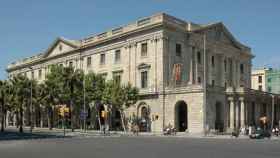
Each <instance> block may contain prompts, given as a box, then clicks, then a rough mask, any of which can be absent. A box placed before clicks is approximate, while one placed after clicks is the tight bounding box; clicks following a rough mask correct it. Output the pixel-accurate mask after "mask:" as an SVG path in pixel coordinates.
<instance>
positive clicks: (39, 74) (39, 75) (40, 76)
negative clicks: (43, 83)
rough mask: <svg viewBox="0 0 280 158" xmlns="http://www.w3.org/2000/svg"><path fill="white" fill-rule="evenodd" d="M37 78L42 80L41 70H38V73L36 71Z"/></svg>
mask: <svg viewBox="0 0 280 158" xmlns="http://www.w3.org/2000/svg"><path fill="white" fill-rule="evenodd" d="M38 77H39V79H41V78H42V70H39V71H38Z"/></svg>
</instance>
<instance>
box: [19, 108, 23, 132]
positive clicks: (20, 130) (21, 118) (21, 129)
mask: <svg viewBox="0 0 280 158" xmlns="http://www.w3.org/2000/svg"><path fill="white" fill-rule="evenodd" d="M22 106H23V105H21V107H20V108H19V132H20V133H23V128H22V125H23V109H22Z"/></svg>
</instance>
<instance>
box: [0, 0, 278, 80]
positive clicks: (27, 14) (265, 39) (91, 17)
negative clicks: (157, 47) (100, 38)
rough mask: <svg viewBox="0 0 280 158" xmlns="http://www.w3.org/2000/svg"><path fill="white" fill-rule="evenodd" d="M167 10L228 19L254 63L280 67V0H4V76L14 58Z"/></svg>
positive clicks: (0, 39)
mask: <svg viewBox="0 0 280 158" xmlns="http://www.w3.org/2000/svg"><path fill="white" fill-rule="evenodd" d="M157 12H166V13H168V14H171V15H173V16H176V17H178V18H181V19H184V20H186V21H193V22H195V23H202V24H203V23H210V22H218V21H222V22H223V23H224V24H225V25H226V26H227V27H228V29H229V30H230V31H231V32H232V33H233V35H234V36H235V37H236V38H237V39H238V40H239V41H240V42H242V43H244V44H246V45H248V46H250V47H251V48H252V52H253V53H254V54H255V55H256V57H255V58H254V60H253V65H254V67H261V66H272V67H275V68H279V67H280V54H279V53H280V51H279V48H280V40H279V38H280V1H279V0H45V1H43V0H28V1H27V0H8V1H5V2H4V0H2V1H1V2H0V55H1V57H0V79H5V78H6V72H5V68H6V66H7V65H8V63H11V62H13V61H15V60H18V59H21V58H23V57H28V56H31V55H34V54H37V53H38V52H42V51H44V50H45V49H47V48H48V46H49V45H50V44H51V43H52V42H53V40H54V39H55V38H56V37H58V36H63V37H65V38H69V39H81V38H83V37H86V36H89V35H91V34H96V33H98V32H103V31H105V30H107V29H110V28H112V27H117V26H120V25H123V24H127V23H129V22H133V21H135V20H137V19H138V18H140V17H145V16H149V15H151V14H154V13H157Z"/></svg>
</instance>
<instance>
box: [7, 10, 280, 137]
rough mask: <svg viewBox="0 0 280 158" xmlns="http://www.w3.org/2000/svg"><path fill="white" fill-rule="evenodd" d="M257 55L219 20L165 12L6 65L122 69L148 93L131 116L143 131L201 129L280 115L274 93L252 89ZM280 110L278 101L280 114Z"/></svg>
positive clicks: (111, 72) (124, 78)
mask: <svg viewBox="0 0 280 158" xmlns="http://www.w3.org/2000/svg"><path fill="white" fill-rule="evenodd" d="M204 55H205V56H206V58H204ZM253 57H254V56H253V55H252V54H251V50H250V48H249V47H247V46H245V45H243V44H241V43H240V42H238V41H237V40H236V39H235V38H234V37H233V35H232V34H231V33H230V32H229V31H228V29H227V28H226V27H225V26H224V25H223V24H222V23H220V22H219V23H213V24H206V25H199V24H195V23H192V22H186V21H183V20H180V19H178V18H175V17H172V16H170V15H167V14H165V13H159V14H155V15H152V16H150V17H146V18H142V19H139V20H137V21H136V22H133V23H130V24H128V25H125V26H122V27H118V28H114V29H111V30H108V31H106V32H103V33H100V34H98V35H95V36H90V37H87V38H84V39H81V40H67V39H64V38H58V39H56V40H55V41H54V42H53V43H52V44H51V45H50V47H49V48H48V49H47V50H46V51H44V52H43V53H41V54H39V55H37V56H33V57H30V58H26V59H23V60H20V61H17V62H14V63H12V64H10V65H9V66H8V68H7V72H8V73H9V76H10V77H11V76H13V75H15V74H18V73H23V74H26V75H27V76H28V77H30V78H31V77H33V78H35V79H36V80H38V81H40V82H41V81H44V79H45V76H46V74H47V73H48V72H49V65H52V64H60V65H63V66H73V67H75V68H79V69H83V70H84V71H85V72H86V73H87V72H89V71H93V72H95V73H100V74H102V75H104V77H105V78H106V79H112V78H114V77H118V78H119V79H120V80H121V83H127V82H130V83H131V84H132V85H133V86H136V87H139V89H140V94H141V96H140V98H141V99H140V100H139V102H138V103H137V104H136V105H134V106H133V107H131V108H129V109H127V110H126V118H127V119H128V120H130V119H131V118H132V117H133V116H136V117H137V118H139V124H140V126H141V130H142V131H162V129H163V128H164V127H165V126H167V125H169V124H171V125H173V126H175V127H176V128H177V129H178V130H179V131H188V132H190V133H202V132H203V131H204V129H206V128H207V129H208V128H210V129H219V130H221V131H227V130H228V129H233V128H238V127H241V126H245V125H249V124H256V125H258V124H259V121H258V119H259V116H260V115H263V114H265V115H269V116H271V117H274V116H272V114H271V113H272V112H271V109H275V108H271V107H272V106H271V103H272V99H271V97H270V94H268V93H264V92H261V91H253V90H251V89H250V88H251V79H250V77H251V66H252V64H251V60H252V58H253ZM204 65H205V66H204ZM204 72H205V73H204ZM204 76H205V77H206V82H204V81H205V77H204ZM204 83H205V84H204ZM204 85H207V86H206V87H207V88H206V91H204V88H203V87H205V86H204ZM259 96H261V97H259ZM276 98H277V97H274V99H275V103H278V100H277V99H276ZM204 100H206V102H204ZM204 103H205V104H204ZM264 109H266V110H265V112H264ZM279 113H280V111H279V108H278V111H277V118H276V117H274V118H273V119H274V120H276V119H277V121H276V122H278V120H279V115H278V114H279ZM275 114H276V113H275Z"/></svg>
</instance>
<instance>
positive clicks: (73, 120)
mask: <svg viewBox="0 0 280 158" xmlns="http://www.w3.org/2000/svg"><path fill="white" fill-rule="evenodd" d="M70 109H71V110H70V113H71V128H72V132H74V128H75V125H74V122H75V118H74V107H73V100H72V98H71V101H70Z"/></svg>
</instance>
